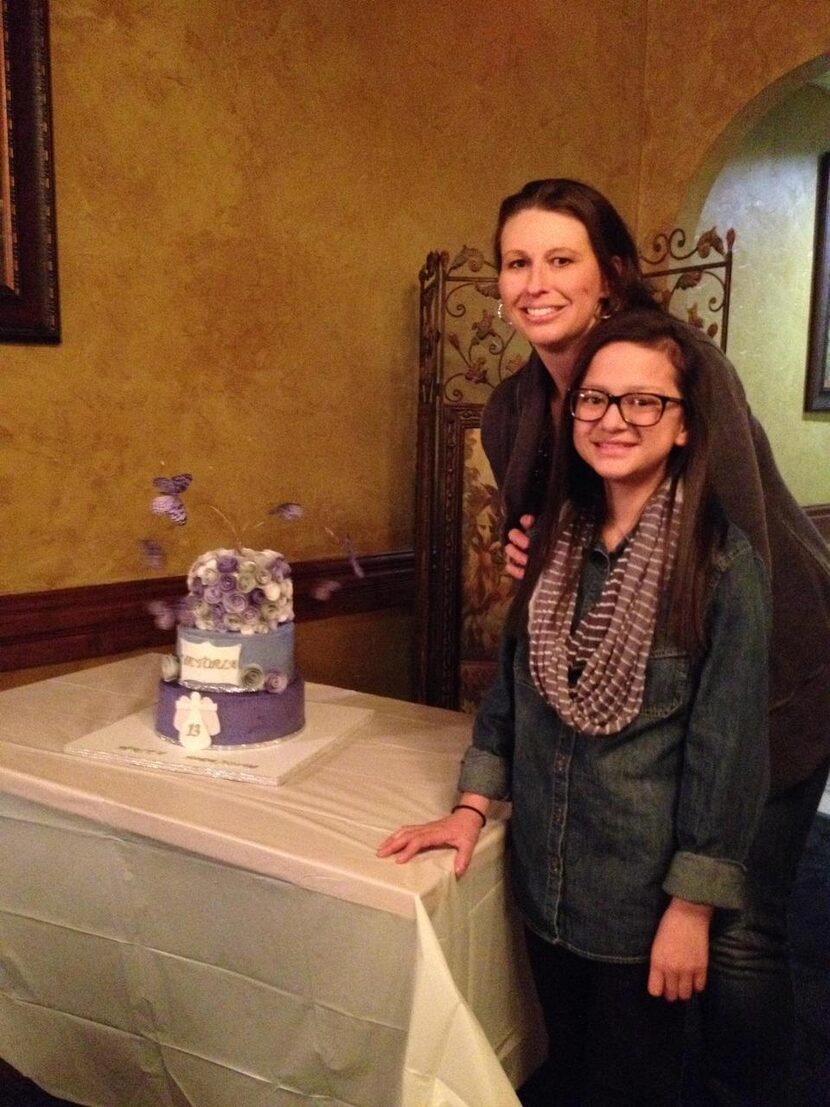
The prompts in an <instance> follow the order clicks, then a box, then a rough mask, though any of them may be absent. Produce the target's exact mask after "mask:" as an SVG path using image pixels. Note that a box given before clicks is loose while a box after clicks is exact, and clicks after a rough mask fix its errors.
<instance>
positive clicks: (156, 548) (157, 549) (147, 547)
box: [138, 538, 165, 569]
mask: <svg viewBox="0 0 830 1107" xmlns="http://www.w3.org/2000/svg"><path fill="white" fill-rule="evenodd" d="M138 544H139V546H140V547H141V552H142V553H143V555H144V560H145V561H146V563H147V566H148V568H150V569H163V568H164V562H165V556H164V548H163V546H162V545H161V543H160V542H157V541H156V540H155V538H140V539H139V540H138Z"/></svg>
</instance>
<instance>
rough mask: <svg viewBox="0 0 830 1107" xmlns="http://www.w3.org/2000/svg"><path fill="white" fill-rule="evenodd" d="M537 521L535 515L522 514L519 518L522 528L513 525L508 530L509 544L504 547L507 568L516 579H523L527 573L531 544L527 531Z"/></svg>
mask: <svg viewBox="0 0 830 1107" xmlns="http://www.w3.org/2000/svg"><path fill="white" fill-rule="evenodd" d="M535 522H536V518H535V516H533V515H522V517H521V518H520V519H519V523H520V525H521V527H522V530H519V529H518V527H513V529H512V530H509V531H508V532H507V545H506V546H505V547H504V557H505V570H506V572H507V575H508V576H511V577H513V578H514V580H522V579H523V577H524V575H525V567H526V566H527V548H528V546H529V545H530V538H529V537H528V534H527V532H528V531H529V530H530V528H531V527H532V526H533V524H534V523H535Z"/></svg>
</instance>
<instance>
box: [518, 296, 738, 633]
mask: <svg viewBox="0 0 830 1107" xmlns="http://www.w3.org/2000/svg"><path fill="white" fill-rule="evenodd" d="M702 341H703V340H702V339H698V338H697V337H696V336H695V335H694V334H693V333H692V331H691V329H690V328H689V327H688V326H687V325H686V324H685V323H681V322H680V321H679V320H677V319H674V318H673V317H672V316H671V315H668V314H667V313H664V312H659V311H623V312H621V313H620V314H619V315H617V316H615V317H614V318H612V319H609V320H607V321H606V322H602V323H599V324H597V326H595V327H594V328H593V329H592V330H591V331H589V333H588V335H587V336H586V338H585V340H584V342H583V345H582V348H581V350H580V353H579V357H578V359H577V363H576V366H575V367H574V379H573V385H572V389H574V388H578V387H579V386H580V383H581V381H582V380H583V379H584V377H585V374H586V373H587V371H588V367H589V365H590V364H591V361H592V360H593V358H594V355H595V354H597V353H598V352H599V350H601V349H602V348H603V347H604V346H608V345H610V344H611V343H612V342H633V343H635V344H636V345H638V346H645V347H648V348H650V349H660V350H663V351H664V352H665V353H666V355H667V356H668V357H669V359H670V361H671V362H672V364H673V365H674V367H675V369H676V370H677V375H678V383H679V388H680V394H681V396H682V397H683V400H684V405H685V406H684V412H685V423H686V428H687V430H688V432H689V433H688V443H687V445H686V446H683V447H675V448H674V449H673V450H672V452H671V454H670V455H669V461H668V470H667V471H668V475H669V476H670V478H671V479H672V481H673V487H676V486H677V482H678V481H679V480H681V479H682V481H683V496H682V502H681V503H679V504H675V507H674V508H673V510H675V509H676V510H679V512H680V534H679V538H678V547H677V557H676V561H675V565H674V570H673V572H672V574H671V578H670V579H669V580H667V581H664V589H665V592H664V603H665V606H664V610H665V611H666V618H667V622H666V630H667V633H668V636H669V638H670V639H671V640H672V641H673V642H675V643H676V644H677V645H678V646H679V647H681V648H682V649H685V650H688V651H689V652H690V653H692V654H694V653H696V652H698V651H699V650H700V649H702V648H703V646H704V644H705V640H706V625H705V621H706V607H707V598H708V588H709V580H710V576H711V571H712V559H713V556H714V553H715V551H716V550H717V548H718V547H719V545H720V543H721V541H722V539H723V531H724V526H725V519H724V516H723V512H722V510H721V508H720V505H719V503H718V501H717V499H716V497H715V495H714V493H713V491H712V486H711V479H710V472H709V464H710V463H709V457H710V450H709V425H710V422H711V418H710V413H711V410H712V403H713V382H712V379H711V370H710V368H709V363H708V361H707V359H706V357H705V356H704V354H703V349H702ZM577 514H578V515H580V516H583V517H585V516H587V518H588V519H590V520H591V521H592V522H593V524H594V526H595V527H596V530H597V533H598V532H599V529H600V527H601V526H602V524H603V522H604V521H605V515H606V502H605V493H604V486H603V482H602V479H601V477H599V476H598V474H597V473H596V472H594V470H593V469H592V468H591V467H590V465H588V464H587V463H586V462H585V461H584V460H583V459H582V458H581V457H580V456H579V454H578V453H577V451H576V449H575V447H574V444H573V416H572V415H571V414H570V408H569V406H568V405H567V404H566V405H565V408H564V411H563V416H562V424H561V426H560V427H559V429H558V430H557V442H556V448H555V450H554V456H553V459H552V463H551V468H550V477H549V481H548V494H547V498H546V506H545V509H544V511H543V512H542V514H541V516H540V517H539V519H538V521H537V525H536V527H535V529H534V532H533V537H532V541H531V547H530V557H529V561H528V566H527V571H526V572H525V576H524V580H523V581H522V582H521V584H520V586H519V589H518V591H517V594H516V599H515V601H514V605H513V609H512V611H511V615H510V622H509V626H510V627H511V629H513V630H514V631H517V630H518V629H519V628H520V627H521V626H526V625H527V609H528V604H529V602H530V597H531V595H532V594H533V589H534V588H535V586H536V582H537V580H538V578H539V574H540V573H541V571H542V569H543V568H544V566H545V565H546V564H547V563H548V561H549V559H550V556H551V552H552V550H553V546H554V543H555V542H556V539H557V538H558V536H559V534H560V533H561V532H562V530H563V528H564V526H565V525H566V524H567V523H568V522H569V521H570V520H571V519H573V518H574V516H575V515H577Z"/></svg>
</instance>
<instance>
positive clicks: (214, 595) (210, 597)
mask: <svg viewBox="0 0 830 1107" xmlns="http://www.w3.org/2000/svg"><path fill="white" fill-rule="evenodd" d="M202 599H203V600H204V601H205V603H209V604H210V605H211V606H214V605H215V604H218V603H221V602H222V589H221V588H220V587H219V585H218V584H209V585H208V586H207V588H205V590H204V592H203V593H202Z"/></svg>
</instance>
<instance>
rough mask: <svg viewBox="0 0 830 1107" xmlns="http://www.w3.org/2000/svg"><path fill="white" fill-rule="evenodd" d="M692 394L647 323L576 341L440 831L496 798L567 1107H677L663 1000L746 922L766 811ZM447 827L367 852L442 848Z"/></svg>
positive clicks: (404, 835) (410, 832) (752, 593)
mask: <svg viewBox="0 0 830 1107" xmlns="http://www.w3.org/2000/svg"><path fill="white" fill-rule="evenodd" d="M709 377H710V372H709V367H708V365H707V363H706V361H705V359H704V358H703V357H701V356H700V351H699V346H698V344H697V343H695V342H693V341H692V340H691V339H690V337H689V333H688V329H687V328H685V327H684V326H683V325H682V324H680V323H679V322H677V321H676V320H673V319H671V318H670V317H669V316H667V315H664V314H662V313H657V312H654V311H647V312H626V313H623V314H621V315H620V316H619V317H618V318H616V319H614V320H612V321H611V322H608V323H604V324H603V325H601V326H600V327H598V328H597V329H596V330H595V331H592V333H591V335H590V336H589V337H588V339H587V341H586V342H585V343H583V351H582V353H581V354H580V357H579V359H578V361H577V364H576V371H575V378H574V384H573V386H572V388H571V390H570V392H569V405H568V406H567V407H566V409H565V410H564V411H563V413H562V421H561V437H560V443H559V446H558V449H557V457H556V460H555V464H554V466H553V469H552V480H551V483H550V486H549V490H548V493H547V496H546V501H545V507H544V512H543V514H542V517H541V520H540V523H539V525H538V527H537V528H536V532H535V534H534V542H533V547H532V550H533V558H532V561H531V563H530V565H529V567H528V572H527V574H526V577H525V580H524V582H523V584H522V587H521V589H520V590H519V593H518V597H517V602H516V605H515V606H514V609H513V611H512V617H511V631H512V633H511V632H508V634H507V635H506V636H505V639H504V642H503V647H502V657H501V667H500V674H499V679H498V680H497V682H496V684H495V685H494V687H493V688H492V689H491V690H490V692H489V693H488V695H487V696H486V697H485V699H484V701H483V703H482V705H481V709H480V711H479V713H478V715H477V718H476V725H475V730H474V736H473V745H472V746H471V748H470V750H468V752H467V755H466V756H465V760H464V767H463V769H462V773H461V781H460V784H459V787H460V789H461V791H462V801H461V805H460V806H459V810H458V811H457V812H456V814H455V816H451V817H450V820H449V821H450V822H451V821H452V818H453V817H463V818H464V819H469V821H470V822H472V823H473V825H472V827H471V833H472V835H473V836H474V837H477V835H478V832H479V831H480V828H481V826H482V825H483V822H482V821H481V820H483V818H484V817H485V815H486V811H487V808H488V805H489V801H490V799H493V798H495V799H501V798H506V797H507V795H508V794H509V795H510V796H511V798H512V800H513V816H512V820H511V833H512V843H513V850H512V865H511V869H512V877H513V887H514V891H515V894H516V896H517V900H518V903H519V908H520V910H521V913H522V915H523V918H524V920H525V923H526V927H527V942H528V950H529V953H530V958H531V965H532V968H533V975H534V980H535V982H536V987H537V992H538V994H539V999H540V1002H541V1004H542V1008H543V1011H544V1014H545V1020H546V1024H547V1027H548V1034H549V1040H550V1045H551V1048H550V1077H551V1091H552V1099H551V1100H550V1102H555V1103H557V1104H562V1105H564V1107H572V1105H579V1107H586V1105H589V1104H590V1105H598V1104H603V1105H608V1107H611V1105H612V1104H613V1105H619V1107H623V1105H626V1107H628V1105H632V1107H633V1105H640V1104H643V1105H644V1104H649V1105H650V1107H660V1105H665V1107H671V1105H673V1104H674V1103H676V1101H677V1093H678V1089H679V1081H680V1062H681V1056H682V1048H681V1047H682V1029H683V1014H684V1012H683V1005H680V1006H679V1007H675V1008H672V1007H669V1006H667V1005H666V1004H665V1003H663V1002H662V999H666V1000H669V1001H672V1002H673V1001H674V1000H676V999H681V1000H687V999H689V998H690V996H691V995H692V994H693V992H694V991H701V990H702V989H703V988H704V987H705V982H706V964H707V949H708V929H709V922H710V918H711V915H712V911H713V909H714V907H720V908H725V909H734V908H736V907H738V906H740V904H741V902H742V895H743V867H742V866H743V860H744V859H745V857H746V854H747V852H748V849H749V845H750V842H751V840H752V836H753V833H754V829H755V824H756V821H757V816H758V814H759V812H760V810H761V807H762V804H763V799H764V795H765V792H766V783H767V774H766V766H767V742H766V734H765V724H766V718H765V716H766V681H767V667H768V661H767V652H766V633H767V623H768V612H767V584H766V574H765V571H764V569H763V566H762V564H761V562H760V559H759V558H758V556H757V554H755V553H754V552H753V550H752V548H751V546H750V545H749V542H748V541H747V539H746V538H745V537H744V536H743V535H741V534H740V533H739V532H738V531H737V529H736V528H734V527H729V526H728V525H727V524H726V522H725V520H724V518H723V515H722V512H721V511H720V510H719V507H718V505H717V502H716V500H715V499H714V497H713V496H712V494H711V491H710V487H709V474H708V466H709V451H708V436H707V429H708V422H709V419H708V408H709V406H710V404H711V402H712V392H713V389H712V387H711V383H712V382H711V381H710V379H709ZM722 719H727V720H728V723H726V724H721V720H722ZM468 807H469V808H471V809H472V811H471V812H470V815H469V816H468V813H467V808H468ZM472 815H476V820H477V821H474V820H473V819H472V817H471V816H472ZM447 822H448V820H439V821H438V822H437V823H433V824H428V825H427V826H425V827H405V828H402V830H400V831H398V832H397V833H396V834H395V835H393V836H392V837H391V838H390V839H389V840H388V842H387V843H385V844H384V846H382V847H381V853H382V854H385V853H389V852H394V851H396V850H397V851H399V852H400V853H401V856H404V855H406V856H411V855H412V852H413V846H414V847H416V848H429V847H432V846H434V845H435V844H436V843H442V841H444V840H445V835H446V833H447V830H448V827H447ZM658 997H659V998H660V1002H658V1001H657V1000H658Z"/></svg>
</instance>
